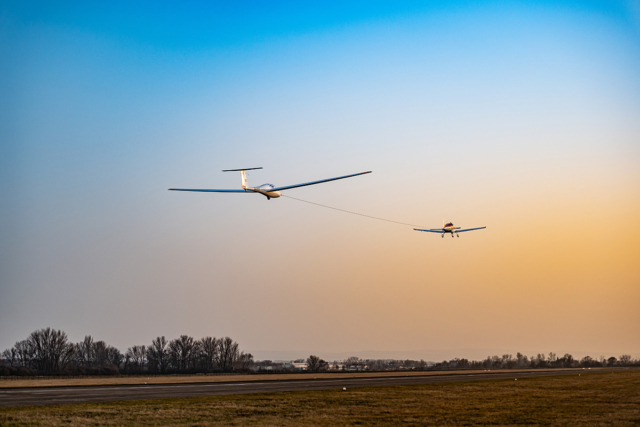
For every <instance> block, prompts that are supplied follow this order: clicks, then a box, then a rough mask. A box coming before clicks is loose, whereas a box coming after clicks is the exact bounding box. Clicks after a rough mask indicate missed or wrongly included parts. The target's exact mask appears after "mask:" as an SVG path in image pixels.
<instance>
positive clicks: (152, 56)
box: [0, 1, 640, 359]
mask: <svg viewBox="0 0 640 427" xmlns="http://www.w3.org/2000/svg"><path fill="white" fill-rule="evenodd" d="M0 57H1V58H2V59H1V60H0V144H1V149H2V155H0V180H1V183H2V185H1V186H0V198H1V199H0V350H3V349H5V348H8V347H10V346H12V345H13V344H14V342H16V341H18V340H22V339H24V338H26V336H27V335H28V334H29V333H30V332H31V331H33V330H35V329H39V328H43V327H49V326H50V327H54V328H56V329H62V330H64V331H66V332H67V333H68V334H69V337H70V339H71V340H72V341H79V340H80V339H82V338H83V337H84V335H88V334H90V335H93V336H94V338H95V339H102V340H105V341H106V342H107V343H109V344H112V345H114V346H116V347H118V348H120V349H121V350H126V348H127V347H129V346H132V345H135V344H149V343H150V342H151V340H152V339H153V338H155V337H156V336H158V335H165V336H166V337H167V338H170V339H171V338H175V337H177V336H178V335H180V334H188V335H192V336H194V337H196V338H200V337H202V336H206V335H211V336H216V337H220V336H227V335H228V336H231V337H232V338H234V339H235V340H237V341H238V342H239V343H240V347H241V349H242V350H244V351H248V352H251V353H253V354H254V355H255V356H256V358H258V359H262V358H278V357H281V358H288V357H291V358H294V357H303V356H305V357H306V356H308V355H309V354H310V353H312V352H313V353H314V354H318V355H319V356H321V357H332V356H335V355H336V354H342V353H348V354H352V355H355V356H366V355H367V354H373V353H372V352H379V354H384V355H386V356H388V357H393V356H394V355H397V356H396V357H404V356H406V355H411V356H412V357H414V358H419V357H422V358H425V359H441V358H442V357H456V356H457V357H469V358H478V357H483V356H486V355H487V354H496V353H500V354H502V353H509V352H510V353H513V354H515V352H517V351H523V352H525V353H527V354H533V353H538V352H545V353H548V352H550V351H553V352H556V353H559V354H564V353H565V352H570V353H574V354H577V355H580V354H587V353H588V354H590V355H591V356H594V357H597V356H600V355H607V356H609V355H615V356H618V355H620V354H622V353H628V354H632V355H635V356H640V225H639V224H638V222H639V219H640V1H619V2H616V1H513V2H511V1H495V2H491V1H476V2H462V1H461V2H450V1H430V2H424V1H413V2H412V1H408V2H402V1H388V2H386V1H361V2H344V1H335V2H334V1H322V2H224V3H223V2H220V3H216V2H190V3H185V2H174V3H163V2H138V3H135V4H133V2H128V1H127V2H97V3H94V2H30V1H14V2H12V1H9V2H2V3H1V4H0ZM257 166H262V167H264V169H263V170H260V171H252V172H250V173H249V184H250V185H259V184H263V183H267V182H268V183H273V184H275V185H285V184H295V183H300V182H306V181H312V180H316V179H322V178H328V177H333V176H339V175H345V174H349V173H355V172H361V171H366V170H372V171H373V173H372V174H369V175H364V176H360V177H356V178H350V179H348V180H344V181H337V182H332V183H327V184H322V185H318V186H313V187H305V188H299V189H294V190H290V191H289V192H287V193H285V194H287V195H290V196H293V197H297V198H301V199H304V200H308V201H312V202H315V203H320V204H325V205H329V206H334V207H337V208H340V209H345V210H351V211H355V212H360V213H363V214H366V215H372V216H377V217H382V218H388V219H391V220H394V221H400V222H406V223H411V224H416V225H420V226H423V227H429V228H432V227H439V226H441V224H442V220H443V219H444V220H446V221H452V222H454V223H455V224H456V225H459V226H462V227H465V228H466V227H477V226H487V229H486V230H481V231H475V232H469V233H464V234H463V235H460V238H455V239H452V238H451V237H449V236H446V237H445V238H444V239H441V238H440V237H439V236H438V235H431V234H427V233H418V232H415V231H413V230H412V227H409V226H403V225H399V224H393V223H387V222H382V221H377V220H374V219H369V218H364V217H359V216H353V215H349V214H346V213H342V212H338V211H333V210H328V209H323V208H320V207H317V206H313V205H310V204H305V203H301V202H299V201H296V200H292V199H286V198H280V199H276V200H270V201H267V200H266V199H265V198H264V197H262V196H259V195H244V194H238V195H235V194H206V193H175V192H169V191H167V189H168V188H170V187H182V188H239V186H240V177H239V174H237V173H221V172H220V171H221V170H222V169H231V168H239V167H257ZM367 352H369V353H367Z"/></svg>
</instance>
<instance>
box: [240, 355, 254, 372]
mask: <svg viewBox="0 0 640 427" xmlns="http://www.w3.org/2000/svg"><path fill="white" fill-rule="evenodd" d="M252 364H253V354H251V353H245V352H243V351H241V352H240V354H239V355H238V365H239V367H240V369H242V370H243V371H246V370H247V369H249V367H250V366H251V365H252Z"/></svg>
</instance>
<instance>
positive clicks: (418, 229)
mask: <svg viewBox="0 0 640 427" xmlns="http://www.w3.org/2000/svg"><path fill="white" fill-rule="evenodd" d="M414 230H416V231H427V232H429V233H440V234H442V233H444V231H442V230H423V229H421V228H414Z"/></svg>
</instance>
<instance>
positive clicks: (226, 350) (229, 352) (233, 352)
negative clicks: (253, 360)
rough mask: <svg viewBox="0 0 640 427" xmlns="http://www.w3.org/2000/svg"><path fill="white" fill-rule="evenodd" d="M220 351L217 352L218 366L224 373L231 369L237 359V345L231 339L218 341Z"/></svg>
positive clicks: (226, 338)
mask: <svg viewBox="0 0 640 427" xmlns="http://www.w3.org/2000/svg"><path fill="white" fill-rule="evenodd" d="M219 345H220V347H219V348H220V351H219V352H218V366H219V367H220V369H222V370H224V371H226V370H229V369H231V368H232V367H233V362H235V361H236V359H237V357H238V343H236V342H234V341H233V340H232V339H231V338H229V337H225V338H222V339H220V343H219Z"/></svg>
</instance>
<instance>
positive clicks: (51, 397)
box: [0, 368, 613, 407]
mask: <svg viewBox="0 0 640 427" xmlns="http://www.w3.org/2000/svg"><path fill="white" fill-rule="evenodd" d="M612 370H613V369H606V368H601V369H591V370H588V371H583V370H581V371H576V370H571V371H561V370H559V371H540V372H536V371H530V372H513V373H511V372H496V373H492V372H487V373H474V374H459V373H457V374H452V375H438V376H412V377H377V378H375V377H374V378H345V379H315V380H314V379H307V380H288V381H287V380H284V381H280V380H266V381H249V382H228V383H198V384H158V385H156V384H154V385H118V386H92V387H42V388H36V387H34V388H19V389H0V406H5V407H6V406H35V405H57V404H63V403H86V402H107V401H116V400H138V399H162V398H171V397H194V396H215V395H222V394H244V393H273V392H281V391H302V390H327V389H342V388H343V387H346V388H347V390H349V389H351V388H356V387H381V386H400V385H418V384H434V383H448V382H463V381H482V380H499V379H510V380H514V379H516V378H531V377H543V376H556V375H578V374H585V373H587V372H589V373H591V372H607V371H612Z"/></svg>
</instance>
